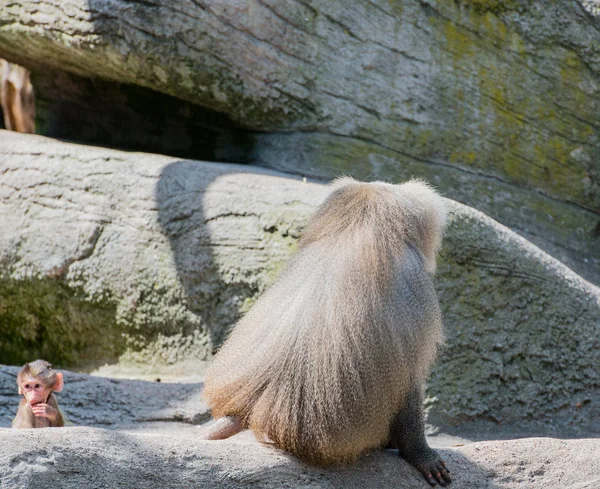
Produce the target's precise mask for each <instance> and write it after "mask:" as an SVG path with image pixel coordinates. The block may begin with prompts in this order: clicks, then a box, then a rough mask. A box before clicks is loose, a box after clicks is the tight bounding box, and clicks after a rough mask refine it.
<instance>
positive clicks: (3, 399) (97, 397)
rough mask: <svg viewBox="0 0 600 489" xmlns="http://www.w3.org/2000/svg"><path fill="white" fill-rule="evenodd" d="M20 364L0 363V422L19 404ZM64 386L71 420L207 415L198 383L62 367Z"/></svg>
mask: <svg viewBox="0 0 600 489" xmlns="http://www.w3.org/2000/svg"><path fill="white" fill-rule="evenodd" d="M19 368H20V367H9V366H3V365H0V427H9V426H10V423H11V421H12V419H13V418H14V416H15V413H16V410H17V406H18V405H19V397H20V396H19V395H18V392H17V373H18V372H19ZM63 374H64V379H65V389H64V390H63V391H62V392H61V393H60V394H57V398H58V403H59V406H60V408H61V410H62V411H63V412H64V413H65V414H66V416H67V419H68V421H69V423H70V424H74V425H78V426H103V427H111V428H121V427H124V428H131V427H132V426H136V425H138V426H139V425H142V424H143V423H147V422H155V421H178V422H183V423H188V424H200V423H203V422H204V421H206V420H208V419H209V418H210V412H209V411H208V408H207V406H206V405H205V404H204V403H203V401H202V399H201V393H202V385H201V384H165V383H162V382H145V381H140V380H123V379H107V378H102V377H91V376H89V375H85V374H77V373H74V372H68V371H63Z"/></svg>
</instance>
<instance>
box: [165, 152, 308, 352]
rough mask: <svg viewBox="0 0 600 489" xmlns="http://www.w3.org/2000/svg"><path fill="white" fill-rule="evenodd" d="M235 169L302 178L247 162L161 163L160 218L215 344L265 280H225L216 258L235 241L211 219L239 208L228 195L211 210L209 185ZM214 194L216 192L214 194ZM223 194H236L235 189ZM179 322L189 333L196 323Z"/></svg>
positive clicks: (192, 302) (192, 305)
mask: <svg viewBox="0 0 600 489" xmlns="http://www.w3.org/2000/svg"><path fill="white" fill-rule="evenodd" d="M231 173H252V174H265V175H278V176H284V177H289V178H298V177H294V176H292V175H285V174H281V173H279V172H275V171H272V170H268V169H259V168H256V167H249V166H245V165H235V164H214V165H208V164H206V163H202V162H197V161H177V162H174V163H172V164H169V165H168V166H166V167H165V168H164V169H163V171H162V174H161V177H160V180H159V182H158V184H157V187H156V206H157V208H158V214H159V223H160V225H161V227H162V231H163V233H164V234H165V236H166V237H167V238H168V240H169V243H170V246H171V249H172V252H173V256H174V259H175V266H176V269H177V275H178V278H179V280H180V282H181V284H182V285H183V287H184V289H185V295H186V301H187V304H186V306H187V307H188V308H189V309H190V310H191V311H192V312H193V313H194V314H195V315H196V317H197V318H198V320H199V322H200V324H201V329H202V330H203V332H205V333H206V334H208V336H209V339H210V343H211V345H212V347H213V348H216V347H218V346H219V345H220V344H221V343H222V341H223V340H224V338H225V337H226V335H227V334H228V332H229V330H230V328H231V327H232V326H233V324H234V323H235V322H236V321H237V320H238V319H239V317H240V314H241V310H242V308H243V305H244V304H245V303H246V302H247V301H248V300H249V299H251V298H254V297H256V296H257V294H258V291H259V288H260V287H261V286H263V285H264V284H262V283H254V282H253V280H252V279H249V278H248V277H245V276H244V277H237V276H235V274H234V275H233V276H229V277H227V280H225V279H224V278H223V274H224V273H228V272H226V271H224V270H223V264H221V265H219V264H218V263H217V262H216V260H215V255H214V250H215V247H219V246H232V245H231V244H224V243H222V242H221V240H219V238H218V237H215V236H212V235H211V231H210V230H209V227H208V226H207V223H208V222H209V221H213V220H215V218H216V217H222V216H223V215H225V217H227V216H229V215H235V212H234V211H232V209H231V206H228V205H227V203H226V201H225V202H215V203H214V204H213V205H211V212H212V213H216V215H211V216H207V215H206V212H205V204H204V199H205V197H206V195H207V189H208V187H209V186H210V185H211V184H212V183H213V182H214V181H215V180H216V179H217V178H219V177H223V176H225V175H227V174H231ZM212 197H213V198H215V196H214V195H213V196H212ZM224 198H233V199H235V195H228V196H225V197H224ZM221 206H222V209H221V208H220V207H221ZM247 212H248V213H252V209H247ZM256 225H257V226H258V228H257V229H256V231H257V232H259V233H260V232H262V231H263V229H262V228H261V227H260V226H261V224H260V223H259V222H258V221H257V224H256ZM228 230H229V229H228ZM270 231H273V230H270ZM273 232H276V230H275V231H273ZM244 246H249V243H242V244H240V245H239V249H240V250H243V249H244ZM233 268H234V267H233ZM178 328H179V329H178V330H177V331H175V330H174V331H172V333H182V334H183V335H184V336H189V335H191V334H192V333H193V331H194V329H197V328H198V325H197V324H196V325H193V324H187V325H179V326H178Z"/></svg>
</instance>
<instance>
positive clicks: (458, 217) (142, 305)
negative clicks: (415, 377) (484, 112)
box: [0, 132, 600, 434]
mask: <svg viewBox="0 0 600 489" xmlns="http://www.w3.org/2000/svg"><path fill="white" fill-rule="evenodd" d="M1 141H2V146H1V147H0V223H1V225H2V231H3V232H2V233H0V264H1V265H2V268H1V272H2V273H1V275H0V276H1V277H2V278H1V280H0V291H2V294H1V295H0V298H1V299H2V302H1V303H0V326H1V327H0V358H5V357H7V356H8V355H14V356H10V357H7V358H12V359H13V360H11V363H13V364H18V363H23V362H25V361H29V360H31V358H32V357H34V356H38V355H42V354H43V355H44V356H46V358H48V359H49V360H52V361H54V362H55V363H56V364H57V365H61V364H62V365H67V364H69V363H71V364H81V363H82V362H88V363H93V362H94V361H97V362H101V361H103V360H104V359H105V357H106V355H107V353H106V351H107V350H106V349H104V350H103V349H101V348H100V346H104V347H106V348H108V347H107V346H106V345H105V343H108V346H110V348H112V350H110V351H109V353H111V354H113V355H114V356H115V357H116V356H117V355H118V354H120V353H122V352H123V351H125V349H127V353H126V354H125V356H124V358H125V360H127V359H129V360H131V359H134V360H141V361H143V362H150V363H152V362H166V363H173V362H176V361H179V360H181V359H185V358H188V357H197V358H205V357H206V356H207V355H209V354H210V349H211V348H212V347H213V346H215V345H217V344H218V343H219V341H220V340H221V339H222V338H223V334H224V333H225V331H226V329H227V328H228V327H229V326H230V325H231V324H233V322H234V321H235V319H236V317H237V316H238V315H239V314H240V313H241V312H243V311H244V310H246V309H247V308H248V307H249V306H250V305H251V304H252V301H253V300H254V299H255V297H256V295H257V294H259V293H260V291H261V290H263V289H264V287H265V286H266V285H267V284H268V283H270V282H271V281H272V280H273V278H274V276H275V275H276V273H277V271H278V268H279V267H280V266H281V265H282V264H283V263H284V262H285V260H286V258H287V257H288V256H289V254H290V253H291V252H292V251H293V249H294V246H295V241H296V237H298V236H299V235H300V233H301V229H302V226H303V225H304V223H305V222H306V219H307V217H308V215H310V213H311V212H312V210H313V209H314V207H315V206H316V205H317V204H318V203H319V202H320V201H321V200H322V199H323V198H324V196H325V195H326V194H327V191H328V190H327V188H326V187H324V186H322V185H317V184H312V183H303V182H302V181H297V180H293V179H289V178H285V177H284V176H282V175H277V174H275V173H274V172H270V171H268V170H261V169H256V168H253V167H250V166H239V165H224V164H220V165H217V164H207V163H203V162H197V161H189V160H187V161H186V160H178V159H175V158H169V157H162V156H156V155H147V154H140V153H125V152H119V151H114V150H106V149H98V148H89V147H85V146H78V145H73V144H66V143H61V142H57V141H53V140H50V139H46V138H43V137H40V136H26V135H18V134H16V133H9V132H4V133H1ZM447 202H448V205H449V207H450V210H451V215H450V224H449V227H448V231H447V236H446V238H445V243H444V247H443V249H442V252H441V256H440V261H439V269H438V275H437V287H438V291H439V295H440V301H441V304H442V308H443V311H444V317H445V324H446V330H447V338H448V339H447V347H446V348H445V349H444V350H443V352H442V353H441V355H440V359H439V362H438V365H437V366H436V368H435V369H434V372H433V374H432V379H431V385H430V388H429V395H430V399H429V408H430V421H431V422H432V423H434V424H436V425H442V426H448V425H457V426H458V425H463V426H473V429H477V430H479V431H481V430H483V429H490V430H495V431H497V430H503V431H507V430H511V429H515V430H518V431H519V432H522V431H523V430H526V431H528V432H531V433H534V434H545V433H555V432H561V433H563V432H569V433H570V432H572V433H582V432H600V374H599V372H598V369H597V366H598V365H599V364H600V335H599V334H598V333H599V330H600V289H598V288H597V287H595V286H593V285H592V284H590V283H589V282H586V281H585V280H583V279H581V278H580V277H579V276H577V275H576V274H575V273H573V272H572V271H570V270H569V269H568V268H566V267H565V266H564V265H562V264H561V263H560V262H558V261H556V260H554V259H553V258H552V257H550V256H549V255H547V254H545V253H544V252H542V251H541V250H540V249H539V248H536V247H535V246H533V245H532V244H531V243H529V242H528V241H526V240H525V239H523V238H521V237H519V236H518V235H516V234H515V233H513V232H512V231H510V230H509V229H508V228H506V227H504V226H502V225H499V224H498V223H497V222H495V221H493V220H492V219H490V218H488V217H487V216H485V215H484V214H482V213H481V212H478V211H476V210H474V209H471V208H469V207H466V206H464V205H461V204H458V203H456V202H452V201H450V200H448V201H447ZM6 291H9V292H10V294H8V293H6ZM96 311H97V312H98V314H96ZM121 334H124V335H125V339H126V340H127V341H125V340H123V339H122V337H121V336H120V335H121ZM119 342H120V343H119ZM82 343H83V344H84V346H85V345H87V348H88V350H87V352H86V354H85V356H82V355H81V353H80V350H79V348H81V346H82ZM41 345H42V346H43V347H44V348H46V349H45V350H42V349H41ZM98 345H100V346H98ZM94 347H96V348H98V350H99V351H97V352H94ZM94 354H95V355H96V356H94ZM69 355H71V356H69ZM61 356H62V357H61ZM56 358H58V359H61V358H62V360H60V361H58V360H56ZM122 358H123V357H122Z"/></svg>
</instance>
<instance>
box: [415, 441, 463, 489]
mask: <svg viewBox="0 0 600 489" xmlns="http://www.w3.org/2000/svg"><path fill="white" fill-rule="evenodd" d="M408 462H410V463H411V464H412V465H414V466H415V467H416V468H417V469H418V470H420V471H421V473H422V474H423V475H424V476H425V479H427V482H429V484H430V485H431V486H435V485H436V484H439V485H440V486H442V487H446V486H447V485H448V484H450V483H451V482H452V479H451V478H450V471H449V470H448V469H447V468H446V462H444V461H443V460H442V458H441V457H440V456H439V454H438V453H437V452H436V451H435V450H432V449H431V448H430V449H428V450H427V451H422V452H420V453H418V454H415V455H414V456H413V457H410V460H408Z"/></svg>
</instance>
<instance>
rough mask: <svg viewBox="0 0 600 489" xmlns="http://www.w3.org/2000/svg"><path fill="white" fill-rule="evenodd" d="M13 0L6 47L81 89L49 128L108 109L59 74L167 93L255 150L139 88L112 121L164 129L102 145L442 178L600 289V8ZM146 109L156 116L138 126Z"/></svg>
mask: <svg viewBox="0 0 600 489" xmlns="http://www.w3.org/2000/svg"><path fill="white" fill-rule="evenodd" d="M0 6H2V9H1V10H0V12H1V13H0V55H1V56H5V57H7V58H9V59H12V60H14V61H19V62H22V63H24V64H26V65H28V66H30V67H32V68H33V69H34V70H35V71H36V76H37V78H38V79H39V80H41V79H42V78H43V77H44V74H46V76H47V77H48V78H52V79H53V80H54V79H57V80H59V81H58V82H57V83H58V84H59V85H61V86H63V85H64V86H63V88H62V91H63V92H65V93H66V94H67V95H65V97H66V99H67V100H61V103H60V104H58V105H56V106H55V105H53V102H52V96H51V92H52V90H54V91H55V92H56V89H48V90H46V93H45V94H44V93H42V92H40V95H42V98H44V96H45V97H46V99H47V100H46V101H45V102H44V104H42V106H41V107H40V109H41V110H40V117H41V118H42V121H41V122H43V121H46V122H47V121H50V120H51V119H52V117H53V115H52V113H50V114H49V113H48V112H49V111H50V112H53V113H58V112H61V111H62V110H63V109H64V111H63V112H62V114H63V115H64V116H65V119H67V120H68V119H69V117H68V115H69V114H73V113H75V112H76V110H73V106H72V105H69V104H70V103H71V102H70V100H68V99H69V98H72V99H77V97H80V98H82V99H83V101H82V102H81V103H80V104H79V105H78V104H75V107H77V106H79V109H80V112H81V111H83V112H86V113H88V114H89V113H92V114H94V113H95V111H96V110H101V107H99V105H102V104H99V103H97V102H96V103H92V102H90V98H91V99H93V98H94V96H93V93H94V90H93V89H92V90H90V83H89V82H85V81H82V82H81V84H79V85H76V89H75V90H71V89H70V87H71V85H69V84H68V83H67V84H66V85H65V84H64V83H63V82H61V81H60V80H61V78H60V77H56V76H55V71H56V70H58V71H60V70H66V71H69V72H72V73H75V74H77V75H79V76H81V77H84V78H98V77H99V78H104V79H108V80H113V81H115V82H119V83H122V84H133V85H139V86H142V87H146V88H150V89H153V90H156V91H160V92H162V93H164V94H168V95H171V96H175V97H178V98H181V99H184V100H186V101H189V102H192V103H195V104H198V105H201V106H203V107H205V108H207V109H209V110H210V111H213V112H216V113H219V114H221V115H222V116H223V117H224V118H226V119H227V120H228V121H229V122H230V123H231V124H233V125H236V126H239V127H241V128H244V129H246V130H247V133H246V135H245V136H244V137H242V138H241V141H240V140H237V139H236V138H235V137H234V138H231V137H228V136H227V137H223V138H220V137H218V138H211V136H212V135H213V133H214V128H212V129H211V128H209V129H207V130H206V131H204V132H202V127H201V126H202V124H201V123H199V122H198V121H197V120H196V119H195V118H194V117H189V116H188V115H184V114H183V112H185V107H184V106H183V105H181V104H179V103H178V104H174V106H177V107H182V117H181V120H180V121H179V122H176V123H171V122H170V119H171V116H173V115H175V114H176V113H177V111H176V110H168V109H165V110H164V111H163V112H162V114H159V115H158V116H157V117H158V118H157V119H155V120H152V121H150V118H151V116H150V113H151V112H153V111H152V110H146V111H144V109H143V106H144V105H145V104H144V103H141V104H140V103H137V102H136V97H135V96H134V97H132V100H128V99H127V94H128V93H132V91H131V90H128V89H123V90H120V89H114V90H113V89H111V88H110V87H109V88H106V87H105V86H104V85H103V84H102V83H100V84H98V90H99V93H100V94H101V96H100V97H98V99H100V100H111V102H110V103H109V105H110V106H111V107H112V105H113V103H114V105H117V102H116V101H115V100H116V99H122V100H123V102H122V104H121V105H122V107H121V109H120V110H119V109H118V108H115V110H114V114H115V117H114V118H113V119H112V121H113V122H116V121H119V120H120V121H131V122H135V121H143V120H144V117H145V116H149V119H148V123H147V124H142V126H143V127H145V128H146V130H147V132H148V133H151V134H153V137H148V134H147V133H144V134H141V135H140V131H139V130H132V131H131V132H132V137H131V138H129V140H128V141H127V140H126V141H123V138H122V137H119V136H118V134H120V133H122V132H123V127H122V123H114V124H111V123H110V119H109V121H104V119H103V116H98V117H96V116H92V117H95V120H94V121H93V122H91V121H90V122H91V126H92V128H93V130H94V131H97V132H99V135H98V134H97V138H96V139H94V140H96V141H97V140H98V138H100V139H101V140H102V139H104V141H105V143H106V144H109V143H113V144H123V143H129V144H136V143H138V144H141V145H142V146H144V147H145V148H146V149H147V150H150V149H155V148H160V149H161V150H169V149H170V150H171V151H176V152H177V153H178V154H180V152H181V150H182V145H183V146H185V145H186V144H187V145H188V147H189V148H188V149H194V145H193V144H192V143H191V142H190V141H193V138H190V137H187V136H188V135H190V134H193V131H194V130H195V129H198V132H197V134H198V136H197V139H198V140H211V141H214V142H213V143H211V144H216V145H217V148H216V151H215V154H221V155H231V154H232V153H233V155H234V157H232V159H233V158H235V161H240V160H244V161H247V162H251V163H257V164H261V165H267V166H273V167H276V168H279V169H282V170H286V171H290V170H291V171H294V172H299V173H302V174H304V175H307V176H313V177H319V178H327V179H329V178H332V177H336V176H339V174H341V173H346V174H353V175H355V176H357V177H359V178H370V177H372V178H385V179H392V180H403V179H406V178H407V177H408V176H410V175H418V176H422V177H426V178H428V179H429V180H432V181H435V182H436V184H437V185H438V186H439V187H440V189H441V190H442V191H443V192H444V193H445V195H447V196H448V197H451V198H454V199H456V200H459V201H461V202H463V203H467V204H469V205H472V206H474V207H476V208H478V209H480V210H483V211H484V212H486V213H487V214H489V215H491V216H493V217H495V218H497V219H498V220H500V221H501V222H502V223H504V224H506V225H508V226H509V227H511V228H512V229H515V230H517V231H518V232H519V233H520V234H522V235H523V236H525V237H527V238H528V239H530V240H532V241H534V242H535V243H536V244H537V245H538V246H541V247H542V248H543V249H545V250H546V251H548V252H550V253H551V254H553V255H554V256H556V257H557V258H559V259H560V260H562V261H563V262H565V263H566V264H567V265H569V266H570V267H572V268H574V269H575V270H576V271H577V272H578V273H579V274H581V275H582V276H584V277H586V278H587V279H588V280H592V281H594V282H596V283H600V251H599V250H600V246H599V245H598V239H600V238H599V236H598V232H597V231H594V230H597V226H598V222H599V220H600V214H599V213H600V183H599V182H600V165H599V164H598V161H599V159H600V139H599V138H600V126H599V124H600V122H599V120H598V113H600V81H599V80H600V70H599V68H598V67H599V66H600V29H599V28H598V25H599V19H598V17H595V16H594V15H593V14H594V13H595V12H596V11H597V2H591V1H586V2H584V3H583V4H582V3H581V2H577V1H575V0H559V1H555V2H545V1H542V0H511V1H507V2H498V1H481V0H460V1H452V2H450V1H435V0H427V1H421V0H397V1H391V2H390V1H387V0H370V1H365V2H362V1H351V2H339V1H338V2H334V1H331V0H312V1H310V2H303V1H292V2H286V3H283V4H282V3H281V2H277V1H272V0H268V1H258V0H253V1H247V0H228V1H226V2H212V1H201V2H198V1H190V0H175V1H169V2H166V1H153V2H134V3H132V2H130V1H126V0H44V1H41V2H40V1H37V0H21V1H18V2H14V1H11V2H8V1H5V2H4V3H3V4H1V3H0ZM586 8H587V10H586ZM48 68H50V69H51V70H50V71H48ZM52 70H55V71H52ZM43 86H44V82H43V81H40V88H41V90H42V91H43V90H44V88H43ZM92 87H93V84H92ZM80 88H81V90H79V89H80ZM60 90H61V88H60V87H59V88H58V91H59V92H60ZM80 92H81V93H80ZM90 94H92V95H90ZM111 94H112V95H116V96H113V97H112V98H111V97H110V95H111ZM160 100H164V99H160V98H157V99H156V101H155V102H156V103H157V104H159V105H163V104H161V103H160ZM112 101H115V102H112ZM148 105H150V106H151V105H152V103H149V104H148ZM67 106H68V107H67ZM90 109H93V110H90ZM135 111H141V112H142V114H141V115H140V114H137V115H136V114H133V115H131V117H129V116H128V114H132V112H135ZM156 112H158V111H156ZM161 118H162V119H163V120H166V122H165V125H166V127H163V128H161V126H160V123H159V122H160V120H161ZM103 121H104V122H105V123H104V124H103ZM44 124H45V122H43V123H42V124H41V126H44ZM73 124H74V125H75V129H74V130H73V131H71V132H70V135H69V136H68V137H70V138H72V139H78V138H79V139H85V136H86V129H89V127H90V126H89V125H88V126H86V125H85V124H81V125H77V124H76V123H73ZM97 126H100V128H98V127H97ZM137 126H138V125H137V124H136V127H137ZM77 128H80V131H79V132H78V131H77ZM168 128H170V129H173V130H175V131H176V133H177V136H176V137H171V136H170V135H169V134H170V131H169V130H167V129H168ZM177 129H179V130H177ZM125 131H127V129H125ZM103 132H104V134H105V135H104V136H102V133H103ZM111 132H113V133H115V134H116V136H115V135H111ZM92 139H93V138H92ZM125 139H127V138H125ZM169 140H171V141H172V145H171V146H170V147H169V143H168V141H169ZM196 150H197V151H199V153H198V155H197V156H196V157H197V158H199V157H202V158H205V157H206V152H205V151H204V150H202V149H201V148H199V149H196ZM232 150H233V151H232ZM229 161H231V159H230V160H229Z"/></svg>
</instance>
